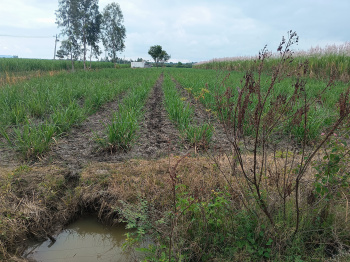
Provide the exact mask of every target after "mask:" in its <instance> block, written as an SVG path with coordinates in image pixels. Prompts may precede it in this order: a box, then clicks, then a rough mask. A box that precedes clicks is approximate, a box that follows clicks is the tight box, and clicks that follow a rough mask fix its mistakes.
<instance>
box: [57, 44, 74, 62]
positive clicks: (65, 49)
mask: <svg viewBox="0 0 350 262" xmlns="http://www.w3.org/2000/svg"><path fill="white" fill-rule="evenodd" d="M70 55H71V45H70V42H69V41H68V40H64V41H62V42H61V46H60V49H59V50H58V51H57V53H56V56H57V57H58V58H59V59H64V58H69V57H70Z"/></svg>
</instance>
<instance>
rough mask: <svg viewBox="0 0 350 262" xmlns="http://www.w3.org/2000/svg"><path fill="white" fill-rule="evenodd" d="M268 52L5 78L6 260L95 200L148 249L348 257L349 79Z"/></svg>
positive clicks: (163, 255) (160, 255)
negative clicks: (246, 64) (241, 64)
mask: <svg viewBox="0 0 350 262" xmlns="http://www.w3.org/2000/svg"><path fill="white" fill-rule="evenodd" d="M282 60H283V59H282ZM283 61H284V60H283ZM258 62H259V61H258ZM258 62H257V63H258ZM260 62H261V63H260V64H258V65H257V67H256V68H257V70H255V71H254V70H253V69H252V68H249V69H247V72H245V70H243V71H242V70H231V69H233V68H232V67H230V68H225V69H221V70H217V69H200V68H193V69H187V68H147V69H131V68H126V69H122V70H121V69H115V68H104V69H98V70H92V71H79V70H77V71H76V72H74V73H73V72H67V71H61V72H57V71H59V69H58V70H56V69H52V68H51V69H48V70H47V71H55V73H54V74H49V73H48V74H44V75H36V76H33V77H31V78H30V79H23V80H22V81H18V82H14V83H12V82H7V83H6V84H5V83H4V84H3V85H1V86H0V124H1V125H0V260H1V259H3V260H7V261H10V260H11V259H12V260H13V261H16V259H17V261H19V260H20V258H19V257H20V256H21V254H22V253H23V251H24V249H25V248H26V243H27V242H26V241H27V240H28V239H33V238H35V239H44V238H47V237H49V238H51V237H52V235H53V236H54V235H55V234H56V233H57V228H58V227H63V226H65V225H67V224H69V223H70V222H71V221H74V220H75V219H76V218H77V217H79V216H81V214H83V213H87V212H89V213H97V214H98V217H99V219H100V220H102V221H105V222H108V223H112V224H113V223H118V222H121V221H123V222H126V223H127V224H128V226H129V227H130V228H136V229H137V230H136V231H135V233H134V234H133V235H132V236H129V237H128V240H127V242H126V244H125V246H126V247H129V248H133V247H134V246H137V244H138V243H142V241H143V240H145V238H151V239H152V243H153V244H152V246H150V247H148V248H146V251H147V252H145V258H144V259H145V261H180V260H183V261H314V260H319V261H325V260H327V259H328V260H329V261H331V260H334V261H347V260H346V259H349V250H350V235H349V232H350V222H349V219H350V218H349V210H348V203H349V202H348V199H349V198H350V189H349V165H348V161H349V149H348V146H347V144H348V142H349V138H348V137H349V131H350V130H349V123H350V106H349V89H348V87H349V82H348V81H346V78H345V77H344V74H341V75H339V76H337V77H336V76H334V77H333V78H332V77H328V79H325V77H324V75H323V76H322V77H316V78H315V77H310V74H307V72H309V71H307V70H306V69H305V70H304V69H303V70H300V72H299V73H298V72H294V69H293V72H294V73H293V74H287V73H286V72H287V71H286V70H292V69H290V64H291V63H289V61H288V59H287V60H286V61H285V64H286V67H283V65H284V64H283V63H280V64H278V63H277V66H274V67H270V66H268V67H269V69H268V70H266V71H264V70H259V69H260V68H262V67H263V66H264V61H263V60H262V61H260ZM279 66H280V67H279ZM306 66H307V64H305V67H306ZM202 67H204V66H202ZM305 67H303V68H305ZM226 69H230V70H226ZM27 70H28V71H30V70H32V69H26V70H25V71H27ZM35 70H37V69H34V71H35ZM40 70H42V69H40ZM32 71H33V70H32ZM322 72H324V71H322ZM343 258H344V260H341V259H343Z"/></svg>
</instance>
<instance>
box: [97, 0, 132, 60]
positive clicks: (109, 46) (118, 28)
mask: <svg viewBox="0 0 350 262" xmlns="http://www.w3.org/2000/svg"><path fill="white" fill-rule="evenodd" d="M123 22H124V17H123V13H122V11H121V9H120V6H119V4H117V3H111V4H108V5H107V6H106V7H105V8H104V9H103V22H102V28H101V29H102V42H103V45H104V48H105V50H106V51H107V53H108V57H109V58H111V60H112V62H113V63H115V62H116V60H117V53H118V52H122V51H123V50H124V48H125V44H124V41H125V37H126V35H125V34H126V30H125V27H124V25H123Z"/></svg>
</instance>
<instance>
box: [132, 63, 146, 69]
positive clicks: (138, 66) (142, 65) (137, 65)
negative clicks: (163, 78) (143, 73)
mask: <svg viewBox="0 0 350 262" xmlns="http://www.w3.org/2000/svg"><path fill="white" fill-rule="evenodd" d="M145 64H146V62H145V61H142V62H131V68H145Z"/></svg>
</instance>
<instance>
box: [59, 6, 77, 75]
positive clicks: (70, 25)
mask: <svg viewBox="0 0 350 262" xmlns="http://www.w3.org/2000/svg"><path fill="white" fill-rule="evenodd" d="M78 5H79V0H59V1H58V10H56V24H57V26H58V27H61V28H62V29H61V34H60V35H63V36H66V37H67V38H68V39H67V40H66V43H65V45H63V44H61V47H62V48H63V49H61V50H62V51H61V52H60V51H59V52H60V54H61V55H64V54H66V51H67V52H68V53H69V56H70V59H71V61H72V71H74V60H76V59H75V58H76V57H77V56H79V54H80V52H81V50H80V47H79V45H78V36H77V34H76V32H77V31H78V28H77V27H78V26H77V23H76V17H77V16H78ZM64 56H66V55H64Z"/></svg>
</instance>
